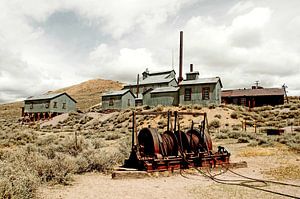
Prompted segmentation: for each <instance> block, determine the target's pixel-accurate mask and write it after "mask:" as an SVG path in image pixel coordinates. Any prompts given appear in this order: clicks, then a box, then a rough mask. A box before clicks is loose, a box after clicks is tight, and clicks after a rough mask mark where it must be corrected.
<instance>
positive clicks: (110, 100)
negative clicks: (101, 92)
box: [108, 98, 114, 106]
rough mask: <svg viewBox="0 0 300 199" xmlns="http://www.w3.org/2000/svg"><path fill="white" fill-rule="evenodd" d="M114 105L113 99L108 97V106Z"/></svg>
mask: <svg viewBox="0 0 300 199" xmlns="http://www.w3.org/2000/svg"><path fill="white" fill-rule="evenodd" d="M113 105H114V99H113V98H110V99H109V102H108V106H113Z"/></svg>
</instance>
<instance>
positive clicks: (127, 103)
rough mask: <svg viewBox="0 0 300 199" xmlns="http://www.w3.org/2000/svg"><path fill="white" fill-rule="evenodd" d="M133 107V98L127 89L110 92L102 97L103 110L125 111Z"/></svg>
mask: <svg viewBox="0 0 300 199" xmlns="http://www.w3.org/2000/svg"><path fill="white" fill-rule="evenodd" d="M134 106H135V96H134V95H133V93H132V92H131V91H130V90H129V89H124V90H120V91H111V92H108V93H105V94H103V95H102V108H103V109H117V110H119V109H126V108H130V107H134Z"/></svg>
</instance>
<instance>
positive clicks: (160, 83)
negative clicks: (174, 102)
mask: <svg viewBox="0 0 300 199" xmlns="http://www.w3.org/2000/svg"><path fill="white" fill-rule="evenodd" d="M177 85H178V83H177V80H176V73H175V71H174V70H169V71H161V72H154V73H150V72H149V71H148V69H146V70H145V71H144V72H143V73H142V78H141V79H139V83H137V82H135V83H131V84H127V85H125V86H124V88H123V89H130V90H131V92H132V93H133V94H135V95H138V94H139V93H143V92H146V91H147V90H149V89H150V88H152V89H154V88H160V87H168V86H177ZM138 91H139V92H138Z"/></svg>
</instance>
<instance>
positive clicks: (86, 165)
mask: <svg viewBox="0 0 300 199" xmlns="http://www.w3.org/2000/svg"><path fill="white" fill-rule="evenodd" d="M121 161H122V156H121V155H120V153H115V152H109V151H105V150H103V149H99V150H87V151H84V152H83V153H82V154H81V155H80V156H78V157H77V161H76V173H82V172H90V171H100V172H106V171H109V170H112V169H113V167H114V166H115V165H116V164H118V163H121Z"/></svg>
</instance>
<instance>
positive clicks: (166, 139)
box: [161, 131, 178, 156]
mask: <svg viewBox="0 0 300 199" xmlns="http://www.w3.org/2000/svg"><path fill="white" fill-rule="evenodd" d="M161 137H162V142H163V147H164V151H165V152H166V154H165V156H177V155H178V145H177V141H176V137H175V135H174V133H173V132H171V131H166V132H164V133H163V134H162V135H161Z"/></svg>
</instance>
